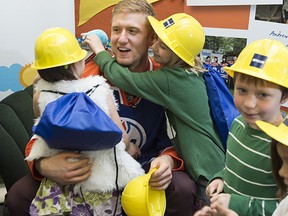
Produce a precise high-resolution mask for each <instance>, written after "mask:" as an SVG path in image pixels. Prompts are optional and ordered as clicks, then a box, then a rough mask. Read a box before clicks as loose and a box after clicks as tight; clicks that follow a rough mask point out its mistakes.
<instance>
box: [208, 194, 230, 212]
mask: <svg viewBox="0 0 288 216" xmlns="http://www.w3.org/2000/svg"><path fill="white" fill-rule="evenodd" d="M230 198H231V195H230V194H227V193H221V194H218V195H216V196H213V197H212V198H211V199H210V202H211V207H212V206H218V205H220V206H223V207H224V208H228V207H229V203H230Z"/></svg>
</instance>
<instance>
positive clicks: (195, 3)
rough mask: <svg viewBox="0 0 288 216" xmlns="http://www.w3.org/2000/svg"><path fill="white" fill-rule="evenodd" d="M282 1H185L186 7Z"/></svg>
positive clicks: (263, 3)
mask: <svg viewBox="0 0 288 216" xmlns="http://www.w3.org/2000/svg"><path fill="white" fill-rule="evenodd" d="M282 2H283V0H232V1H231V0H217V1H215V0H187V6H208V5H210V6H215V5H258V4H259V5H265V4H282Z"/></svg>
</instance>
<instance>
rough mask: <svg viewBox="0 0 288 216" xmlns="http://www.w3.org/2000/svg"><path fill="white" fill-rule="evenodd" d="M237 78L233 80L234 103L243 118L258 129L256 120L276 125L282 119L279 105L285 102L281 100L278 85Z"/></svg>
mask: <svg viewBox="0 0 288 216" xmlns="http://www.w3.org/2000/svg"><path fill="white" fill-rule="evenodd" d="M239 78H240V77H239ZM239 78H238V77H237V78H236V81H235V88H234V103H235V105H236V107H237V109H238V110H239V112H240V114H241V115H242V116H243V118H244V120H245V121H246V122H247V123H248V124H249V125H250V127H252V128H254V129H258V127H257V125H256V124H255V121H256V120H262V121H266V122H268V123H271V124H274V125H278V124H279V123H280V122H281V120H282V116H281V111H280V107H281V104H282V103H284V102H285V100H284V99H283V100H281V97H282V92H281V90H280V88H279V86H278V85H276V84H273V83H269V84H267V85H263V84H262V83H261V82H257V84H256V83H255V82H247V80H243V79H239ZM266 83H267V82H266Z"/></svg>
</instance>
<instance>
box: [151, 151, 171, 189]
mask: <svg viewBox="0 0 288 216" xmlns="http://www.w3.org/2000/svg"><path fill="white" fill-rule="evenodd" d="M154 167H157V170H156V171H155V172H154V173H153V174H152V176H151V178H150V181H149V185H150V186H151V187H153V188H154V189H156V190H165V189H166V188H167V187H168V185H169V184H170V183H171V179H172V169H173V167H174V162H173V158H172V157H171V156H170V155H162V156H159V157H157V158H155V159H154V160H153V161H152V162H151V166H150V170H151V169H153V168H154Z"/></svg>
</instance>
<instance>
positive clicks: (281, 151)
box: [277, 143, 288, 186]
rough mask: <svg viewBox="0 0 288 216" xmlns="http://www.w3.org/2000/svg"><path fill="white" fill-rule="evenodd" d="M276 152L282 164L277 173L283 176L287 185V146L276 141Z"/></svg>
mask: <svg viewBox="0 0 288 216" xmlns="http://www.w3.org/2000/svg"><path fill="white" fill-rule="evenodd" d="M277 152H278V155H279V157H280V158H281V160H282V166H281V168H280V170H279V173H278V174H279V176H281V177H282V178H283V180H284V183H285V185H287V186H288V147H287V146H285V145H283V144H281V143H278V144H277Z"/></svg>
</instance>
